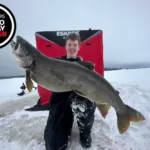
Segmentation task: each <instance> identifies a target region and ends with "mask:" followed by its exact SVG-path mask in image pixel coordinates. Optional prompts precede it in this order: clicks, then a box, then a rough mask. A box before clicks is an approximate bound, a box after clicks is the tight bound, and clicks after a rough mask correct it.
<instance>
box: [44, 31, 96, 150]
mask: <svg viewBox="0 0 150 150" xmlns="http://www.w3.org/2000/svg"><path fill="white" fill-rule="evenodd" d="M80 43H81V40H80V36H79V35H78V34H76V33H71V34H69V35H68V36H67V37H66V52H67V55H66V56H62V57H60V58H58V59H63V60H66V61H82V59H81V58H80V57H77V54H78V51H79V49H80ZM77 82H78V81H77ZM49 109H50V112H49V117H48V120H47V125H46V128H45V132H44V139H45V145H46V149H47V150H59V149H61V150H66V148H67V147H68V145H69V142H70V137H71V131H72V126H73V120H74V115H75V116H76V119H77V124H78V127H79V133H80V144H81V145H82V147H84V148H89V147H91V142H92V138H91V130H92V126H93V123H94V112H95V109H96V105H95V103H94V102H91V101H90V100H88V99H86V98H83V97H81V96H79V95H77V94H76V93H74V92H72V91H71V92H63V93H54V92H53V94H52V96H51V100H50V108H49ZM73 114H74V115H73Z"/></svg>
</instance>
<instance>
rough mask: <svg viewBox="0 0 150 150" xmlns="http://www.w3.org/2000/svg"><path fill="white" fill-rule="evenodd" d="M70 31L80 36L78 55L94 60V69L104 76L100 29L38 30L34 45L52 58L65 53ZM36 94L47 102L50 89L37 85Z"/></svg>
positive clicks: (44, 102) (42, 102)
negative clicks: (66, 39) (67, 36)
mask: <svg viewBox="0 0 150 150" xmlns="http://www.w3.org/2000/svg"><path fill="white" fill-rule="evenodd" d="M71 32H77V33H79V34H80V36H81V48H80V51H79V53H78V55H79V56H81V57H82V58H83V60H85V61H92V62H94V63H95V64H96V65H95V71H96V72H98V73H99V74H101V75H102V76H104V64H103V32H102V30H91V29H89V30H67V31H62V30H58V31H39V32H36V33H35V38H36V47H37V49H38V50H39V51H40V52H42V53H43V54H44V55H47V56H49V57H52V58H56V57H59V56H63V55H66V50H65V37H66V35H68V34H69V33H71ZM38 94H39V96H40V98H41V104H42V105H43V104H46V103H49V98H50V96H51V91H49V90H47V89H45V88H43V87H41V86H40V85H38Z"/></svg>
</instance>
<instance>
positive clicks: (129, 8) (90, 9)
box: [0, 0, 150, 75]
mask: <svg viewBox="0 0 150 150" xmlns="http://www.w3.org/2000/svg"><path fill="white" fill-rule="evenodd" d="M0 3H1V4H4V5H6V6H7V7H9V8H10V9H11V10H12V12H13V13H14V15H15V17H16V21H17V32H16V35H17V34H19V35H21V36H23V37H25V38H26V39H27V40H29V41H30V42H32V43H33V44H34V45H35V36H34V34H35V32H36V31H44V30H45V31H50V30H70V29H71V30H72V29H73V30H74V29H77V30H80V29H88V28H92V29H102V30H103V32H104V33H103V40H104V62H105V65H108V64H120V63H121V64H122V63H150V0H125V1H122V0H74V1H73V0H53V1H52V0H21V1H19V0H0ZM2 58H3V59H2ZM4 58H5V59H4ZM8 60H10V61H11V66H12V67H14V69H12V70H11V69H4V68H7V67H8V66H9V63H8ZM2 61H3V63H4V64H3V65H2V64H1V63H2ZM18 69H19V70H20V68H18V67H17V66H16V65H15V63H14V60H13V57H12V55H11V49H10V46H7V47H5V48H4V49H0V72H1V71H2V72H3V74H6V73H7V74H8V73H9V72H11V73H12V72H13V71H14V72H17V71H16V70H18ZM2 72H1V73H0V75H1V74H2Z"/></svg>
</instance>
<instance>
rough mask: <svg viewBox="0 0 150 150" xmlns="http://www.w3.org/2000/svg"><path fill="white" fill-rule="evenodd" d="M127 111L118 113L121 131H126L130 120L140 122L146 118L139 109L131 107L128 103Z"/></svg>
mask: <svg viewBox="0 0 150 150" xmlns="http://www.w3.org/2000/svg"><path fill="white" fill-rule="evenodd" d="M126 108H127V113H125V114H118V113H117V123H118V129H119V132H120V133H121V134H122V133H124V132H125V131H126V130H127V129H128V128H129V126H130V121H132V122H140V121H143V120H145V117H144V116H143V115H142V114H141V113H140V112H139V111H137V110H135V109H133V108H131V107H130V106H128V105H126Z"/></svg>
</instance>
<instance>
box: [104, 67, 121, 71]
mask: <svg viewBox="0 0 150 150" xmlns="http://www.w3.org/2000/svg"><path fill="white" fill-rule="evenodd" d="M121 69H123V68H110V67H109V68H107V67H106V68H104V71H112V70H121Z"/></svg>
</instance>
